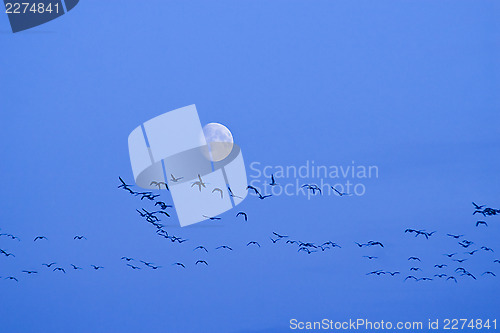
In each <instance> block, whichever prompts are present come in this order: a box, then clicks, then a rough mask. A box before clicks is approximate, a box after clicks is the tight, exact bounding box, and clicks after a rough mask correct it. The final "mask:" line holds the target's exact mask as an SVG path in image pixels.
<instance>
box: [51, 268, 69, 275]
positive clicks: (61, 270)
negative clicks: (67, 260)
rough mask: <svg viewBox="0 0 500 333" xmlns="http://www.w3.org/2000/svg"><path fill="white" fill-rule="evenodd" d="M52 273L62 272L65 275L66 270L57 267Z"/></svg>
mask: <svg viewBox="0 0 500 333" xmlns="http://www.w3.org/2000/svg"><path fill="white" fill-rule="evenodd" d="M52 271H53V272H56V271H60V272H63V273H64V274H66V271H65V270H64V268H61V267H56V268H54V269H53V270H52Z"/></svg>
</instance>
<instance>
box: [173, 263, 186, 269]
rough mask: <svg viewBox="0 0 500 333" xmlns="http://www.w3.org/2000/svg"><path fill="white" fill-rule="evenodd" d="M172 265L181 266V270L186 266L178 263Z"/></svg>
mask: <svg viewBox="0 0 500 333" xmlns="http://www.w3.org/2000/svg"><path fill="white" fill-rule="evenodd" d="M172 265H176V266H181V267H183V268H186V266H184V264H183V263H180V262H174V263H173V264H172Z"/></svg>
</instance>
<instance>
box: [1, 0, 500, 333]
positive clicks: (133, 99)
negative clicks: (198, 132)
mask: <svg viewBox="0 0 500 333" xmlns="http://www.w3.org/2000/svg"><path fill="white" fill-rule="evenodd" d="M499 10H500V5H499V4H498V3H496V2H494V1H483V0H481V1H458V0H455V1H436V0H433V1H424V0H421V1H391V0H388V1H373V0H370V1H333V0H328V1H327V0H317V1H303V0H302V1H298V0H286V1H285V0H283V1H279V0H266V1H255V0H252V1H246V0H243V1H225V0H220V1H188V2H186V1H157V0H156V1H147V2H139V1H126V2H123V1H115V0H113V1H100V2H97V1H84V2H80V4H79V5H78V6H77V7H75V9H73V10H72V11H71V12H70V13H68V14H66V15H64V16H62V17H60V18H59V19H57V20H54V21H52V22H49V23H47V24H45V25H42V26H40V27H37V28H34V29H31V30H28V31H25V32H21V33H17V34H12V33H11V32H10V27H9V23H8V20H7V17H6V16H5V15H4V16H3V18H0V43H1V47H2V50H3V61H2V62H1V64H0V91H1V97H2V98H1V100H2V105H1V107H0V110H1V112H0V115H1V120H2V124H3V130H2V131H1V132H0V138H1V140H2V142H3V143H2V145H1V151H2V156H3V158H2V163H0V171H1V174H2V176H3V181H4V184H3V189H2V191H1V192H0V199H1V203H2V210H1V211H0V214H1V218H0V221H1V222H0V228H1V230H0V233H11V234H14V235H16V236H18V237H19V238H20V239H21V241H19V242H18V241H15V240H10V239H8V238H6V237H0V249H5V250H7V251H10V252H12V253H15V255H16V257H15V258H12V257H9V258H7V257H4V256H0V276H1V277H6V276H16V277H18V278H19V283H16V282H14V281H8V280H5V279H2V280H1V281H0V293H1V294H2V301H1V302H0V313H1V314H2V323H1V325H2V331H5V332H34V331H36V332H49V331H51V332H67V331H68V329H71V331H72V332H137V331H148V332H186V333H189V332H220V333H223V332H228V333H236V332H240V333H243V332H245V333H250V332H287V331H289V330H288V328H289V321H290V319H292V318H296V319H298V320H302V321H315V320H321V319H323V318H329V319H332V320H335V321H337V320H338V321H343V320H348V319H349V318H352V319H356V318H367V319H370V320H372V321H379V320H385V321H387V320H391V321H395V322H396V321H407V320H408V321H423V322H427V320H428V319H438V318H439V319H441V320H442V319H444V318H481V319H488V318H489V319H490V320H491V319H495V316H498V310H496V309H498V308H499V306H500V301H499V297H498V296H499V292H500V289H499V286H500V284H499V283H498V278H494V277H483V276H481V277H480V278H478V281H473V280H471V279H466V278H463V277H460V279H459V283H457V284H454V283H451V282H449V283H446V282H444V281H438V280H435V281H430V282H428V283H424V282H419V283H414V282H413V281H407V282H403V277H404V276H406V275H408V274H409V273H410V272H409V268H410V267H411V266H412V265H414V264H413V263H409V262H408V260H407V258H408V257H409V256H419V257H420V258H422V263H421V264H419V265H420V267H421V268H422V269H423V272H422V273H419V274H421V275H422V276H432V275H433V274H434V273H435V268H434V267H433V266H434V264H441V263H447V264H449V265H450V267H449V270H450V272H452V271H453V270H452V267H453V268H455V267H458V266H456V263H453V262H451V261H450V262H447V258H446V257H445V256H443V253H451V252H460V255H461V256H463V257H466V256H467V255H465V254H463V252H464V251H463V250H462V249H461V248H460V246H459V245H457V242H456V241H455V240H453V239H451V238H450V237H447V236H446V233H455V234H465V235H466V236H464V237H466V238H467V239H469V240H472V241H474V242H475V244H474V246H473V247H474V248H476V247H480V246H489V247H492V248H494V249H495V250H496V252H495V253H489V252H486V251H480V252H479V253H478V254H476V255H474V256H473V257H472V258H470V260H469V261H468V262H467V263H466V265H467V268H468V269H469V270H470V271H471V272H474V273H475V274H477V275H478V276H480V275H481V273H482V272H484V271H487V270H491V271H493V272H496V273H498V274H500V269H499V268H500V265H499V264H494V263H493V260H494V259H500V254H499V253H498V252H500V248H498V249H497V248H496V247H498V244H499V242H498V235H499V233H500V225H499V223H500V218H499V217H498V216H494V217H487V218H485V220H486V221H487V222H488V224H489V226H488V227H484V228H481V227H475V223H476V221H477V220H478V219H482V218H478V217H477V215H476V216H472V215H471V214H472V212H473V206H472V204H471V201H475V202H478V203H481V204H483V203H484V204H487V205H489V206H490V207H494V208H500V202H499V195H498V188H499V185H500V182H499V178H498V170H499V168H500V158H499V156H498V151H499V148H500V142H499V136H498V133H499V131H498V124H499V121H500V113H499V112H498V110H499V107H500V98H499V97H498V88H499V85H500V75H499V73H500V68H499V65H498V59H500V44H499V37H498V36H499V30H500V29H499V28H500V22H499V21H498V19H497V18H498V14H499ZM190 104H196V106H197V109H198V113H199V115H200V119H201V121H202V124H206V123H210V122H219V123H222V124H224V125H225V126H227V127H228V128H229V129H230V130H231V132H232V134H233V136H234V140H235V142H236V143H237V144H238V145H239V146H240V147H241V149H242V152H243V157H244V159H245V162H246V165H247V171H248V174H249V175H250V174H251V172H250V169H249V165H250V164H251V163H252V162H259V163H261V165H263V166H264V165H271V166H276V165H282V166H300V165H303V164H304V163H306V161H314V163H315V164H316V165H327V166H330V165H344V166H346V165H351V164H352V161H354V162H355V164H357V165H376V166H377V167H378V169H379V177H378V178H372V179H368V180H363V183H364V185H365V186H366V194H365V195H363V196H359V197H358V196H351V197H342V198H339V197H336V196H326V195H323V196H316V197H314V198H311V199H310V200H307V198H304V197H303V196H292V197H288V196H275V197H272V198H269V199H266V200H262V201H261V200H258V199H257V198H255V197H249V198H247V199H246V200H245V201H244V202H243V203H242V204H241V206H239V207H238V208H237V209H236V210H233V211H230V212H227V213H224V214H222V215H221V217H222V220H221V221H220V222H217V223H214V222H212V223H209V222H207V223H202V224H199V225H195V226H192V227H187V228H180V227H179V226H178V223H177V221H176V219H175V217H173V218H171V219H170V220H165V221H164V222H165V223H166V224H168V230H170V231H171V232H172V233H174V234H176V235H179V236H182V237H184V238H187V239H189V241H188V242H185V243H183V244H173V243H171V242H169V241H166V240H164V239H162V238H160V237H158V236H156V235H155V232H154V228H153V227H152V226H150V225H148V224H147V223H146V222H144V221H143V220H142V219H141V218H140V217H139V216H138V214H137V213H136V212H135V209H136V208H141V207H145V208H146V207H147V208H150V207H148V205H150V203H146V202H144V201H141V200H140V199H138V198H136V197H133V196H130V195H128V194H127V193H126V192H125V191H121V190H119V189H117V188H116V187H117V186H118V185H119V182H118V176H121V177H123V178H124V179H125V180H127V181H128V182H131V181H132V179H133V176H132V172H131V168H130V162H129V156H128V148H127V137H128V134H129V133H130V132H131V131H132V130H133V129H134V128H135V127H136V126H138V125H139V124H141V123H143V122H144V121H146V120H148V119H151V118H153V117H155V116H157V115H159V114H162V113H164V112H167V111H169V110H173V109H176V108H179V107H183V106H186V105H190ZM278 181H279V182H281V183H282V184H285V183H287V182H295V180H294V179H281V180H278ZM319 181H320V180H319V179H301V180H299V182H300V183H315V182H316V183H317V182H319ZM162 199H163V200H164V201H166V202H171V198H170V195H169V194H168V193H162ZM239 210H244V211H245V212H247V213H248V216H249V221H248V222H247V223H243V222H242V221H241V220H239V219H236V218H235V214H236V212H237V211H239ZM408 227H412V228H417V229H426V230H428V231H434V230H436V231H437V233H436V235H434V236H432V237H431V238H430V239H429V240H428V241H427V240H425V239H423V238H421V237H418V238H415V237H413V236H410V235H408V234H405V233H404V230H405V229H406V228H408ZM273 231H276V232H278V233H282V234H286V235H289V236H290V237H291V238H293V239H300V240H302V241H310V242H316V243H323V242H325V241H327V240H332V241H334V242H336V243H338V244H340V245H341V246H342V248H341V249H335V250H333V251H332V250H330V251H328V250H327V251H325V252H322V253H314V254H311V255H307V254H305V253H297V251H296V248H293V247H290V246H286V245H285V244H283V242H282V243H281V244H280V243H277V244H272V242H271V241H270V240H269V237H270V236H272V232H273ZM37 235H44V236H46V237H47V238H48V240H47V241H37V242H33V239H34V238H35V237H36V236H37ZM75 235H85V236H86V237H87V240H86V241H85V240H84V241H75V240H73V237H74V236H75ZM251 240H255V241H258V242H259V243H260V244H261V245H262V247H261V248H252V247H246V246H245V245H246V243H247V242H249V241H251ZM369 240H378V241H381V242H382V243H384V246H385V247H384V249H379V248H375V247H372V248H363V249H359V248H358V247H357V246H356V245H355V244H354V242H355V241H357V242H367V241H369ZM200 244H203V245H205V246H207V248H209V253H207V254H203V253H199V252H195V251H193V249H194V247H196V246H197V245H200ZM222 244H227V245H230V246H232V247H233V248H234V251H232V252H220V250H218V251H216V250H214V248H215V247H217V246H219V245H222ZM363 255H375V256H378V257H379V258H378V259H376V260H373V261H369V260H367V259H366V258H363V257H362V256H363ZM122 256H130V257H133V258H137V259H142V260H146V261H152V262H154V263H156V264H158V265H161V266H162V268H161V269H159V270H157V271H153V270H147V269H141V270H137V271H132V270H131V269H129V268H128V267H126V266H125V264H124V263H123V262H122V261H121V260H120V258H121V257H122ZM198 259H205V260H206V261H207V262H208V263H209V266H208V267H200V266H195V265H194V262H195V261H196V260H198ZM49 261H54V262H57V265H59V266H61V267H65V268H68V272H67V274H63V273H60V272H52V271H51V270H48V269H46V268H45V267H43V266H41V264H42V263H46V262H49ZM178 261H180V262H183V263H185V264H186V266H187V267H186V269H180V268H179V269H178V267H175V266H172V263H174V262H178ZM70 264H76V265H78V266H81V267H83V268H84V270H82V271H78V272H74V271H70V269H69V268H70ZM91 264H95V265H101V266H104V269H102V270H99V271H94V270H91V268H90V265H91ZM464 265H465V264H464ZM495 265H496V266H495ZM25 269H32V270H37V271H39V274H38V275H37V276H25V275H23V273H21V271H22V270H25ZM376 269H384V270H392V271H394V270H397V271H401V273H402V276H399V277H394V278H391V277H388V276H381V277H374V276H366V273H367V272H370V271H372V270H376ZM450 274H451V273H450ZM496 319H497V320H500V318H498V317H497V318H496Z"/></svg>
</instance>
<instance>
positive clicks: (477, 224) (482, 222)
mask: <svg viewBox="0 0 500 333" xmlns="http://www.w3.org/2000/svg"><path fill="white" fill-rule="evenodd" d="M480 225H485V226H488V223H486V221H477V222H476V227H479V226H480Z"/></svg>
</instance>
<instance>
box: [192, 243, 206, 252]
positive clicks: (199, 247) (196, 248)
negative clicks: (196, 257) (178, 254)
mask: <svg viewBox="0 0 500 333" xmlns="http://www.w3.org/2000/svg"><path fill="white" fill-rule="evenodd" d="M198 249H200V250H205V252H208V250H207V248H206V247H204V246H203V245H200V246H197V247H195V248H194V250H193V251H196V250H198Z"/></svg>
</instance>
